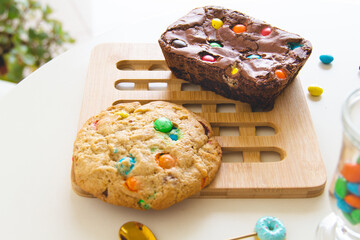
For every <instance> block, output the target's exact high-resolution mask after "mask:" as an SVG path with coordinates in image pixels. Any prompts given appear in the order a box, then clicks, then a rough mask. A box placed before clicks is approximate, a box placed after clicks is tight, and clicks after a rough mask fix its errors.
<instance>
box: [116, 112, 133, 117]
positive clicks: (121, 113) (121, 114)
mask: <svg viewBox="0 0 360 240" xmlns="http://www.w3.org/2000/svg"><path fill="white" fill-rule="evenodd" d="M114 114H115V115H119V116H120V117H122V118H127V117H128V116H130V115H129V113H127V112H125V111H118V112H115V113H114Z"/></svg>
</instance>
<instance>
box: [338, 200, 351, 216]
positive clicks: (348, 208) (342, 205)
mask: <svg viewBox="0 0 360 240" xmlns="http://www.w3.org/2000/svg"><path fill="white" fill-rule="evenodd" d="M336 205H337V207H338V208H339V209H340V210H341V211H343V212H344V213H351V212H352V211H353V210H354V208H353V207H352V206H350V205H349V204H347V203H346V202H345V201H344V200H342V199H339V200H338V201H337V203H336Z"/></svg>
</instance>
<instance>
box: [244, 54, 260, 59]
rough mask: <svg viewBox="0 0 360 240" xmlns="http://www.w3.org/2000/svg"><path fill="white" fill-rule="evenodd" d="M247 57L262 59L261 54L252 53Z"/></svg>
mask: <svg viewBox="0 0 360 240" xmlns="http://www.w3.org/2000/svg"><path fill="white" fill-rule="evenodd" d="M246 58H250V59H260V58H261V57H260V56H259V55H256V54H252V55H250V56H247V57H246Z"/></svg>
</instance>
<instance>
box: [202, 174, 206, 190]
mask: <svg viewBox="0 0 360 240" xmlns="http://www.w3.org/2000/svg"><path fill="white" fill-rule="evenodd" d="M206 180H207V177H204V178H202V179H201V188H204V187H205V184H206Z"/></svg>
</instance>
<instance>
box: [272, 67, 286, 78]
mask: <svg viewBox="0 0 360 240" xmlns="http://www.w3.org/2000/svg"><path fill="white" fill-rule="evenodd" d="M275 75H276V77H277V78H279V79H285V78H286V73H285V71H284V70H282V69H277V70H275Z"/></svg>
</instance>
